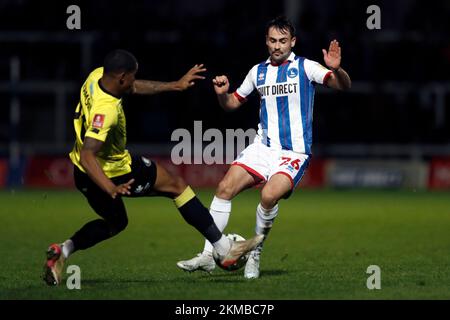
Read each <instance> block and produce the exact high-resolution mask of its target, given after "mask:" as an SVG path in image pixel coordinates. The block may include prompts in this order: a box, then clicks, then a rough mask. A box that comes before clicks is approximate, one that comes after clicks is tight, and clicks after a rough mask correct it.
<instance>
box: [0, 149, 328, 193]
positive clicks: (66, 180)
mask: <svg viewBox="0 0 450 320" xmlns="http://www.w3.org/2000/svg"><path fill="white" fill-rule="evenodd" d="M149 158H151V159H153V160H155V161H157V162H158V163H159V164H160V165H162V166H163V167H165V168H166V169H167V170H168V171H169V172H171V173H172V174H173V175H176V176H180V177H182V178H183V179H184V180H185V181H186V182H187V183H188V184H189V185H191V186H192V187H196V188H216V187H217V185H218V184H219V182H220V180H222V178H223V177H224V176H225V174H226V172H227V170H228V168H229V167H230V166H229V165H227V164H212V165H206V164H181V165H174V164H173V163H172V161H171V160H170V158H167V157H149ZM325 164H326V161H325V160H321V159H313V160H312V161H311V163H310V165H309V168H308V170H307V171H306V173H305V176H304V177H303V180H302V181H301V182H300V184H299V187H300V188H318V187H322V186H323V185H324V171H325ZM1 170H2V164H1V162H0V185H1V177H2V175H1V173H2V171H1ZM5 170H6V169H5ZM24 176H25V179H24V182H25V185H26V186H27V187H44V188H52V187H54V188H73V187H74V183H73V165H72V162H71V161H70V159H69V158H67V157H52V156H34V157H30V158H29V159H28V162H27V166H26V169H25V175H24Z"/></svg>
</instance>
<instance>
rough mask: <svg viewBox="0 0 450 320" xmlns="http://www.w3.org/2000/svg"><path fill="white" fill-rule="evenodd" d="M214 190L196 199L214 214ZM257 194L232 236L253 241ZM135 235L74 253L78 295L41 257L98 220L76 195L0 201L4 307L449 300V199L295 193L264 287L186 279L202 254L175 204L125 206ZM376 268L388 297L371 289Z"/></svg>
mask: <svg viewBox="0 0 450 320" xmlns="http://www.w3.org/2000/svg"><path fill="white" fill-rule="evenodd" d="M212 195H213V191H202V192H199V196H200V198H201V200H202V201H203V203H204V204H206V205H207V206H209V203H210V201H211V199H212ZM258 197H259V193H258V190H249V191H246V192H244V193H243V194H241V195H240V196H238V197H237V198H236V199H235V200H234V202H233V212H232V215H231V219H230V223H229V225H228V227H227V229H226V232H230V233H231V232H232V233H239V234H241V235H243V236H244V237H246V238H248V237H249V236H251V235H253V230H254V223H255V207H256V205H257V203H258ZM125 201H126V205H127V209H128V216H129V225H128V228H127V229H126V230H125V231H124V232H122V233H121V234H119V235H118V236H116V237H115V238H113V239H110V240H108V241H105V242H103V243H101V244H99V245H97V246H95V247H93V248H91V249H89V250H86V251H80V252H77V253H76V254H74V255H73V256H72V257H71V258H70V259H69V260H68V263H67V265H78V266H79V267H80V268H81V290H69V289H67V287H66V286H65V282H64V283H63V285H61V286H59V287H48V286H47V285H45V284H44V282H43V281H42V280H41V279H40V276H41V273H42V267H43V262H44V256H45V255H44V252H45V250H46V248H47V246H48V245H49V244H50V243H51V242H55V241H63V240H65V239H66V238H68V237H69V236H71V235H72V234H73V232H74V231H76V230H77V229H78V228H79V227H81V226H82V225H83V224H84V223H85V222H87V221H89V220H90V219H94V218H97V216H96V215H95V214H94V213H93V212H92V210H91V209H90V208H89V206H88V204H87V202H86V201H85V199H84V198H83V196H82V195H81V194H80V193H77V192H71V191H68V192H61V191H60V192H58V191H16V192H11V191H4V192H0V202H1V208H0V229H1V232H0V251H1V258H0V261H1V262H0V299H258V300H259V299H450V268H449V266H450V232H449V231H450V197H449V195H448V193H439V192H433V193H431V192H412V191H411V192H410V191H364V190H357V191H335V190H323V191H316V190H297V192H296V193H294V195H293V196H292V197H291V198H290V199H289V200H287V201H282V202H281V203H280V213H279V216H278V218H277V221H276V223H275V226H274V228H273V230H272V231H271V233H270V236H269V238H268V240H267V242H266V244H265V248H264V251H263V256H262V260H261V263H262V266H261V270H262V272H261V278H260V279H258V280H252V281H250V280H246V279H245V278H244V277H243V270H239V271H236V272H233V273H230V272H225V271H222V270H220V269H216V270H215V271H214V273H213V274H212V275H208V274H205V273H192V274H189V273H185V272H182V271H180V270H179V269H178V268H177V267H176V264H175V263H176V261H178V260H181V259H188V258H191V257H192V256H194V255H195V254H196V253H198V252H200V251H201V249H202V248H203V240H202V238H201V235H200V234H199V233H198V232H197V231H196V230H195V229H193V228H192V227H190V226H189V225H187V224H186V223H185V222H184V220H183V219H182V217H181V216H180V215H179V214H178V212H177V210H176V209H175V207H174V206H173V204H172V203H171V201H170V200H168V199H163V198H147V199H126V200H125ZM369 265H378V266H379V267H380V268H381V290H368V289H367V287H366V280H367V278H368V277H369V274H366V270H367V267H368V266H369Z"/></svg>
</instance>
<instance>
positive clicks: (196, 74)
mask: <svg viewBox="0 0 450 320" xmlns="http://www.w3.org/2000/svg"><path fill="white" fill-rule="evenodd" d="M205 71H206V68H205V67H204V65H203V64H196V65H195V66H193V67H192V68H191V69H190V70H189V71H188V72H187V73H186V74H185V75H184V76H182V77H181V78H180V80H178V81H177V82H178V87H179V89H180V90H182V91H184V90H186V89H188V88H190V87H192V86H193V85H194V84H195V81H194V80H203V79H205V77H204V76H201V75H200V73H202V72H205Z"/></svg>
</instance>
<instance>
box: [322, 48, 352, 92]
mask: <svg viewBox="0 0 450 320" xmlns="http://www.w3.org/2000/svg"><path fill="white" fill-rule="evenodd" d="M322 52H323V60H324V61H325V64H326V66H327V67H328V68H330V69H331V71H333V73H332V74H331V76H330V77H329V78H328V81H327V83H326V85H327V86H328V87H330V88H334V89H338V90H348V89H350V88H351V86H352V81H351V80H350V76H349V75H348V73H347V72H346V71H345V70H344V69H342V67H341V58H342V57H341V47H340V46H339V42H338V41H337V40H333V41H331V42H330V47H329V48H328V51H327V50H325V49H322Z"/></svg>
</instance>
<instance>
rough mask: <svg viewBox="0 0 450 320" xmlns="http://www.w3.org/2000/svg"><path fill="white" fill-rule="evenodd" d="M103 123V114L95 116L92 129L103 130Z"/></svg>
mask: <svg viewBox="0 0 450 320" xmlns="http://www.w3.org/2000/svg"><path fill="white" fill-rule="evenodd" d="M104 122H105V115H104V114H98V113H97V114H96V115H95V116H94V120H93V121H92V126H93V127H94V128H98V129H101V128H103V123H104Z"/></svg>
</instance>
